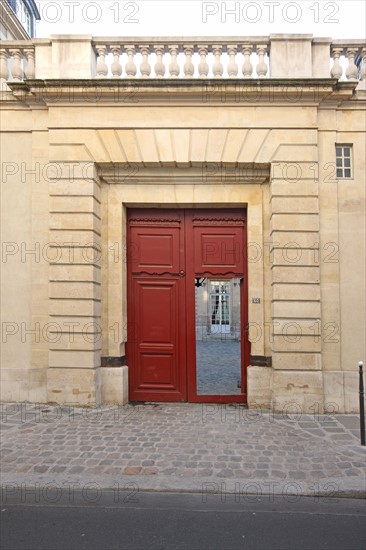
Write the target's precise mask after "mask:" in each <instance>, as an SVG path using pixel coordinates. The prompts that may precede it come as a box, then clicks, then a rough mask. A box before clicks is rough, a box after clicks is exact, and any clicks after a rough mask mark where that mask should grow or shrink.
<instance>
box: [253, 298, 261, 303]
mask: <svg viewBox="0 0 366 550" xmlns="http://www.w3.org/2000/svg"><path fill="white" fill-rule="evenodd" d="M260 303H261V299H260V298H252V304H260Z"/></svg>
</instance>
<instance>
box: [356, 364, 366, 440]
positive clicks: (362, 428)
mask: <svg viewBox="0 0 366 550" xmlns="http://www.w3.org/2000/svg"><path fill="white" fill-rule="evenodd" d="M358 368H359V374H360V380H359V389H360V432H361V445H365V402H364V389H363V363H362V361H360V362H359V363H358Z"/></svg>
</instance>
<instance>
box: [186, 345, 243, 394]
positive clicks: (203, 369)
mask: <svg viewBox="0 0 366 550" xmlns="http://www.w3.org/2000/svg"><path fill="white" fill-rule="evenodd" d="M196 354H197V358H196V366H197V393H198V395H202V394H211V395H233V394H239V393H240V387H239V388H238V383H239V385H240V379H241V372H240V342H235V341H234V340H224V341H215V340H208V341H206V342H202V341H197V344H196Z"/></svg>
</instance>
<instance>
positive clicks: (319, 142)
mask: <svg viewBox="0 0 366 550" xmlns="http://www.w3.org/2000/svg"><path fill="white" fill-rule="evenodd" d="M187 93H188V92H187ZM191 103H192V104H191ZM191 103H190V100H189V96H187V98H186V99H185V100H184V101H183V102H181V103H180V104H179V102H178V104H174V102H173V103H172V104H171V105H166V104H159V105H157V104H156V103H154V102H152V103H150V104H148V102H147V101H146V102H145V103H144V101H143V100H141V101H140V104H139V105H134V104H133V103H132V104H123V103H122V104H116V103H108V102H107V101H106V102H103V101H101V102H100V104H95V105H91V104H90V103H86V102H85V101H84V102H82V103H81V104H70V103H69V102H68V101H67V100H65V101H64V102H61V101H60V102H56V103H54V104H52V102H51V103H50V105H49V107H48V108H46V107H45V106H44V105H43V104H42V106H41V105H37V107H36V108H35V107H34V106H33V107H32V108H28V107H25V106H23V107H22V106H21V103H20V102H17V103H12V104H6V105H4V106H3V112H2V130H3V132H4V133H3V139H2V162H3V163H4V162H5V163H12V162H15V163H16V164H17V165H18V166H20V165H21V163H24V164H25V166H26V167H33V168H34V166H35V164H36V163H38V164H39V166H41V170H40V176H39V177H38V176H37V177H35V176H33V177H32V176H29V175H28V176H27V177H28V181H23V180H24V178H23V175H22V170H18V171H17V172H16V173H14V174H9V177H7V181H4V175H3V178H2V180H3V181H2V207H1V208H2V210H1V224H2V240H3V242H5V243H15V245H13V248H11V246H12V245H11V244H10V245H9V248H6V249H5V250H6V261H3V262H2V300H3V301H4V302H3V303H2V322H3V323H4V322H5V323H8V324H7V325H6V329H5V330H6V331H7V333H6V334H5V336H6V342H4V340H3V345H2V352H1V353H2V356H1V359H2V365H1V369H2V370H1V372H2V381H3V383H2V392H3V393H2V399H3V400H9V401H17V400H29V401H41V402H44V401H56V402H60V403H65V402H68V403H70V402H72V403H77V404H87V403H91V402H115V403H124V402H126V400H127V398H128V395H127V373H128V367H126V366H123V367H117V366H105V365H103V366H102V359H101V358H102V357H114V358H118V357H122V356H124V355H125V343H126V340H127V338H128V319H127V312H126V292H127V285H126V209H127V208H129V207H141V206H146V207H151V206H157V207H177V208H182V207H185V208H194V207H196V206H201V207H210V206H212V207H217V206H220V207H222V206H227V207H238V206H241V207H243V208H247V216H248V256H249V259H248V282H249V304H248V312H249V324H250V326H249V328H250V333H249V335H250V339H251V354H252V356H256V357H263V358H264V357H271V358H272V366H251V367H249V369H248V403H249V406H252V407H254V406H268V407H273V408H274V409H276V410H283V408H284V407H286V406H291V404H294V403H295V405H296V407H299V408H300V409H301V410H302V411H307V412H313V411H314V407H315V409H316V410H319V411H321V410H323V407H324V406H325V408H327V407H328V404H329V403H331V404H332V403H333V404H335V407H336V410H337V411H339V412H341V411H354V410H356V407H357V387H356V384H357V371H356V367H357V361H358V360H360V359H364V356H365V348H364V344H365V340H364V328H365V317H364V315H365V313H364V312H365V292H364V285H363V282H364V280H365V273H364V266H365V244H364V243H365V240H364V234H363V231H362V228H363V227H364V220H365V181H364V178H365V166H364V156H363V154H362V153H361V152H360V151H364V150H365V135H364V128H363V127H362V123H361V122H360V120H361V111H359V110H358V111H357V110H353V109H352V108H350V106H349V105H348V103H349V102H348V103H347V102H345V103H347V106H346V107H345V108H344V109H339V110H338V112H335V110H334V105H333V104H331V105H330V106H329V105H328V106H327V108H324V109H320V110H319V111H318V109H317V107H316V105H315V103H314V100H309V101H304V102H303V103H301V102H299V101H298V102H295V103H290V102H288V101H287V102H283V101H282V103H281V102H280V103H279V104H276V105H271V104H268V103H264V104H262V105H256V106H254V107H253V105H248V104H245V105H242V104H239V105H238V104H233V103H228V104H226V103H216V104H215V106H213V105H209V104H202V102H201V103H197V100H194V101H193V100H192V102H191ZM358 105H359V106H361V103H359V104H358ZM350 129H352V132H351V131H350ZM335 143H353V148H354V158H353V160H354V170H355V175H354V178H353V179H352V180H349V181H343V180H340V181H338V182H335V181H333V180H332V177H331V170H332V166H331V165H332V163H334V162H335V156H334V155H335V151H334V147H335ZM205 163H206V164H205ZM234 163H235V166H236V169H235V170H234V169H233V166H234ZM246 163H250V167H248V165H247V164H246ZM45 167H46V168H45ZM6 169H7V170H11V165H10V164H8V165H7V168H6ZM7 176H8V174H7ZM23 242H25V243H27V246H28V249H31V248H32V246H33V248H34V247H35V243H39V247H40V250H41V251H44V252H43V253H41V254H40V261H39V262H37V261H33V260H32V257H31V256H30V255H26V256H25V258H26V261H24V262H23V261H22V253H21V243H23ZM317 243H319V244H317ZM332 243H334V247H333V244H332ZM19 245H20V246H19ZM6 246H8V245H6ZM17 246H18V247H19V252H18V251H17ZM332 247H333V248H332ZM333 252H334V258H336V260H337V261H328V260H329V258H332V257H333V256H332V253H333ZM252 298H259V299H260V303H253V302H252ZM11 323H13V324H11ZM22 323H24V324H25V325H24V327H26V328H27V329H28V328H33V329H34V327H35V326H39V327H40V334H41V336H40V337H39V338H38V336H37V333H34V334H33V337H32V338H31V337H30V336H29V335H28V336H26V337H25V335H24V334H22V331H21V326H22ZM3 327H4V325H3ZM17 327H19V329H18V330H17ZM43 327H46V329H45V330H46V332H42V329H43ZM318 330H319V332H318ZM12 331H13V332H14V334H11V332H12ZM3 339H4V328H3Z"/></svg>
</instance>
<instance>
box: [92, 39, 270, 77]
mask: <svg viewBox="0 0 366 550" xmlns="http://www.w3.org/2000/svg"><path fill="white" fill-rule="evenodd" d="M137 44H138V45H137ZM94 49H95V51H96V53H97V56H98V63H97V77H98V78H110V77H112V78H121V77H122V78H123V77H125V78H135V77H137V78H198V79H201V78H210V77H211V78H253V77H254V78H264V77H266V76H268V72H269V63H268V52H269V40H268V37H257V38H251V39H250V40H249V39H245V38H244V39H238V38H235V39H228V40H226V41H219V40H217V41H215V42H209V41H208V39H203V40H202V39H197V40H188V39H185V40H177V38H171V39H164V41H159V42H153V41H152V40H151V39H137V40H135V41H132V40H131V41H129V42H128V43H127V41H126V43H124V44H121V41H120V40H118V41H117V40H115V39H113V40H111V39H105V40H98V41H97V40H95V41H94ZM108 54H111V55H112V56H113V60H112V61H113V62H112V63H110V64H107V62H106V58H107V55H108ZM123 58H124V59H125V63H122V59H123Z"/></svg>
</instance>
